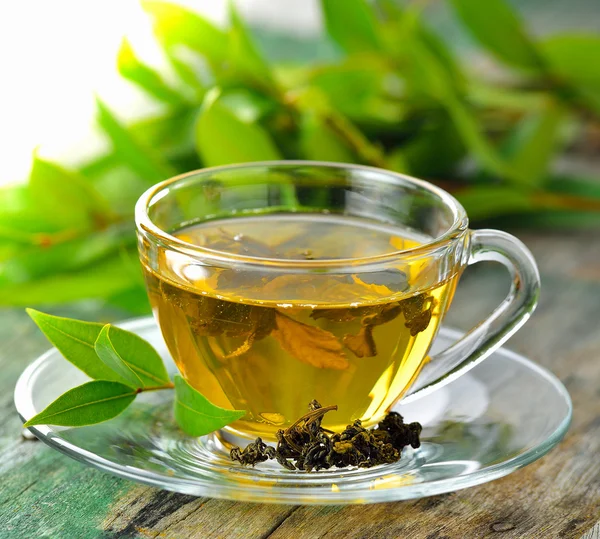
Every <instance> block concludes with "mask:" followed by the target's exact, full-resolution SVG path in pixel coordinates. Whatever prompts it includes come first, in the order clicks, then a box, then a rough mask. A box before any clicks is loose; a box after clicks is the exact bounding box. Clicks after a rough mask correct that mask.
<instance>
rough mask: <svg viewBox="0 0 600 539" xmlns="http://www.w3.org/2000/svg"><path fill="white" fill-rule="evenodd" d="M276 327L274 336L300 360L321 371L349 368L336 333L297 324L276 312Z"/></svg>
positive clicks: (300, 323)
mask: <svg viewBox="0 0 600 539" xmlns="http://www.w3.org/2000/svg"><path fill="white" fill-rule="evenodd" d="M275 322H276V327H275V329H274V330H273V332H272V333H271V335H272V336H273V337H275V338H276V339H277V340H278V341H279V344H280V345H281V347H282V348H283V349H284V350H285V351H286V352H288V353H289V354H291V355H292V356H294V357H295V358H296V359H298V360H299V361H302V362H303V363H307V364H308V365H312V366H313V367H317V368H319V369H337V370H343V369H347V368H348V366H349V363H348V359H347V358H346V356H344V353H343V346H342V344H341V343H340V341H338V339H337V338H336V337H335V335H334V334H333V333H330V332H329V331H326V330H324V329H321V328H319V327H315V326H309V325H308V324H303V323H302V322H297V321H296V320H293V319H292V318H289V317H288V316H286V315H284V314H282V313H280V312H276V313H275Z"/></svg>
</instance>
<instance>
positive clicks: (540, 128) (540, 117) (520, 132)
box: [504, 100, 564, 187]
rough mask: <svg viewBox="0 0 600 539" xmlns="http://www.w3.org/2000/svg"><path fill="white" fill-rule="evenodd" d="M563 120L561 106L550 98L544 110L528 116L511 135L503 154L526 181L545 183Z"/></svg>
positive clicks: (538, 184) (533, 183) (535, 183)
mask: <svg viewBox="0 0 600 539" xmlns="http://www.w3.org/2000/svg"><path fill="white" fill-rule="evenodd" d="M563 119H564V111H563V109H562V107H560V106H559V105H558V104H557V103H555V102H553V101H550V100H548V102H547V105H546V107H545V108H544V109H543V110H541V111H539V112H538V111H534V112H532V113H530V114H528V115H526V116H525V117H524V118H523V120H521V122H519V124H518V125H517V127H516V128H515V130H514V131H513V133H512V134H511V135H510V137H509V139H508V141H507V144H506V145H505V148H504V150H505V152H504V155H505V156H506V157H507V158H508V160H509V162H510V164H511V166H512V167H513V168H514V169H515V170H516V171H517V172H518V174H519V177H520V178H522V179H523V183H524V184H527V185H531V186H538V187H539V186H540V185H541V184H542V182H543V180H544V178H545V176H546V174H547V173H548V168H549V166H550V160H551V159H552V157H553V155H554V154H555V150H556V146H557V144H558V135H559V128H560V126H561V124H562V121H563Z"/></svg>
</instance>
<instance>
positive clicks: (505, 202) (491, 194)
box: [454, 185, 536, 220]
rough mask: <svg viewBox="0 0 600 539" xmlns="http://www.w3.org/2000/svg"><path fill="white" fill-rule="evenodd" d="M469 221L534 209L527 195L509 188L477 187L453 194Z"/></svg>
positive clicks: (534, 206)
mask: <svg viewBox="0 0 600 539" xmlns="http://www.w3.org/2000/svg"><path fill="white" fill-rule="evenodd" d="M454 196H455V197H456V198H457V199H458V201H459V202H460V203H461V204H462V205H463V206H464V208H465V210H466V211H467V215H468V216H469V218H470V219H471V220H480V219H489V218H491V217H497V216H500V215H505V214H511V213H525V212H531V211H534V210H535V209H536V205H535V203H534V202H533V200H532V198H531V196H530V194H529V193H526V192H523V191H519V190H517V189H515V188H514V187H510V186H495V185H478V186H474V187H469V188H467V189H464V190H461V191H458V192H456V193H454Z"/></svg>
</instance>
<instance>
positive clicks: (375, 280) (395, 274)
mask: <svg viewBox="0 0 600 539" xmlns="http://www.w3.org/2000/svg"><path fill="white" fill-rule="evenodd" d="M357 279H359V280H360V281H361V282H362V283H364V284H366V285H370V286H377V287H381V286H383V287H386V288H387V290H391V291H392V292H402V291H404V290H406V289H407V288H408V279H407V277H406V273H404V272H403V271H400V270H399V269H394V268H390V269H387V270H384V271H378V272H372V273H361V274H360V278H358V277H357Z"/></svg>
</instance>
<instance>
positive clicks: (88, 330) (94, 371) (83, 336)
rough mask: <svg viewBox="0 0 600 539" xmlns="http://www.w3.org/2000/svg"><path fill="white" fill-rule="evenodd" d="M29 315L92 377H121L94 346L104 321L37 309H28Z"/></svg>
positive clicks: (55, 343)
mask: <svg viewBox="0 0 600 539" xmlns="http://www.w3.org/2000/svg"><path fill="white" fill-rule="evenodd" d="M27 314H29V316H30V317H31V318H32V319H33V321H34V322H35V323H36V324H37V326H38V327H39V328H40V329H41V330H42V333H43V334H44V335H45V336H46V338H47V339H48V340H49V341H50V342H51V343H52V344H53V345H54V346H56V348H57V349H58V351H59V352H60V353H61V354H62V355H63V356H64V358H65V359H66V360H68V361H70V362H71V363H72V364H73V365H75V367H77V368H78V369H79V370H81V371H83V372H84V373H85V374H87V375H88V376H89V377H90V378H96V379H104V380H120V378H119V376H118V375H117V374H116V373H115V372H114V371H113V370H112V369H111V368H109V367H107V366H106V365H105V364H104V363H102V361H100V360H99V359H98V356H97V355H96V351H95V349H94V344H95V342H96V339H98V335H100V332H101V331H102V328H103V324H98V323H95V322H83V321H81V320H73V319H71V318H62V317H60V316H53V315H50V314H46V313H43V312H40V311H36V310H35V309H27Z"/></svg>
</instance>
